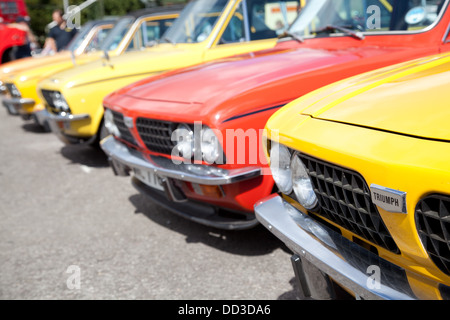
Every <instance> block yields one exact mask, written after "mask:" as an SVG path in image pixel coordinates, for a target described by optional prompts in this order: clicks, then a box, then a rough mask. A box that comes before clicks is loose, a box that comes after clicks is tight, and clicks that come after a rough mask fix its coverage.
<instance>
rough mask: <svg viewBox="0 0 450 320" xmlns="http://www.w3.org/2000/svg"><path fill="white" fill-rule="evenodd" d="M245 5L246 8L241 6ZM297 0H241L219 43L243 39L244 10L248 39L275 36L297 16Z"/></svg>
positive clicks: (286, 27) (285, 28)
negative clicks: (242, 0) (247, 26)
mask: <svg viewBox="0 0 450 320" xmlns="http://www.w3.org/2000/svg"><path fill="white" fill-rule="evenodd" d="M245 4H246V5H247V8H246V9H247V10H245V11H244V10H243V6H244V5H245ZM298 8H299V1H292V0H290V1H284V0H281V1H274V0H271V1H268V0H247V1H245V2H241V3H240V5H239V7H238V8H237V9H236V11H235V13H234V15H233V17H232V18H231V21H230V23H229V24H228V26H227V28H226V29H225V31H224V33H223V35H222V39H221V41H220V43H221V44H224V43H230V42H240V41H244V40H245V22H244V14H245V13H244V12H247V21H248V24H249V30H248V34H249V38H250V40H260V39H268V38H276V37H277V36H278V35H280V34H282V33H283V32H284V31H285V30H287V29H288V28H289V25H290V24H291V23H292V22H293V21H294V20H295V19H296V18H297V16H298Z"/></svg>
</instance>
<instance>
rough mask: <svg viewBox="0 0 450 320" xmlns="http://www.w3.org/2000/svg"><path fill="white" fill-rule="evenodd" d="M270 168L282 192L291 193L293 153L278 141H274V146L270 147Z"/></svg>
mask: <svg viewBox="0 0 450 320" xmlns="http://www.w3.org/2000/svg"><path fill="white" fill-rule="evenodd" d="M270 169H271V171H272V176H273V179H274V180H275V183H276V184H277V186H278V189H279V190H280V192H282V193H284V194H291V192H292V171H291V153H290V152H289V150H288V148H286V147H285V146H282V145H280V144H278V143H276V142H272V147H271V149H270Z"/></svg>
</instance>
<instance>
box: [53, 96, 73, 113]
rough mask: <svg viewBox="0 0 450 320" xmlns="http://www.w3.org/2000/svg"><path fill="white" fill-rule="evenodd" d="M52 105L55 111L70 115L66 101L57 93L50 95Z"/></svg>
mask: <svg viewBox="0 0 450 320" xmlns="http://www.w3.org/2000/svg"><path fill="white" fill-rule="evenodd" d="M52 103H53V106H54V108H55V109H57V110H59V111H60V112H65V113H70V107H69V104H68V103H67V101H66V99H64V97H63V95H62V94H61V92H59V91H54V92H53V94H52Z"/></svg>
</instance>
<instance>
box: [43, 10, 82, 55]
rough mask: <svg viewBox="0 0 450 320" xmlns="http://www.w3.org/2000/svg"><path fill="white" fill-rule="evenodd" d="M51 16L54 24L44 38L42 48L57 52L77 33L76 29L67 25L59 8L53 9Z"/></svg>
mask: <svg viewBox="0 0 450 320" xmlns="http://www.w3.org/2000/svg"><path fill="white" fill-rule="evenodd" d="M52 18H53V21H54V22H55V23H56V26H54V27H53V28H51V29H50V32H49V34H48V37H47V39H46V40H45V44H44V50H49V51H53V52H58V51H61V50H64V49H65V47H66V46H67V45H68V44H69V42H70V41H71V40H72V39H73V37H74V36H75V34H76V33H77V29H75V28H74V29H70V28H68V27H67V22H66V20H65V19H64V17H63V11H62V10H60V9H56V10H54V11H53V14H52Z"/></svg>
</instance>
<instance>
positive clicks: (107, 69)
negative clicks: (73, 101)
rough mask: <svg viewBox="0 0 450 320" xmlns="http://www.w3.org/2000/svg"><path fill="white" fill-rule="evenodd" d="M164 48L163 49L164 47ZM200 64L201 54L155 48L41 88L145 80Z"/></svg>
mask: <svg viewBox="0 0 450 320" xmlns="http://www.w3.org/2000/svg"><path fill="white" fill-rule="evenodd" d="M163 47H165V48H167V47H166V46H163ZM186 61H189V64H195V63H199V62H201V53H200V52H199V51H197V50H189V49H186V47H184V46H177V47H174V46H172V45H171V46H170V49H169V50H167V49H166V50H161V49H157V48H152V49H148V50H145V51H137V52H128V53H125V54H123V55H121V56H117V57H110V59H109V61H107V60H106V59H104V58H103V59H101V60H99V61H94V62H90V63H87V64H85V65H82V66H78V67H76V68H72V69H69V70H66V71H62V72H59V73H56V74H54V75H53V76H52V77H50V78H48V79H46V80H43V82H42V83H41V85H40V86H41V87H47V84H49V83H51V84H49V86H50V87H55V84H57V87H58V88H61V87H67V88H71V87H80V86H87V85H95V84H97V83H101V82H104V81H112V80H117V79H125V78H127V77H133V76H141V75H142V76H145V75H150V74H154V73H160V72H164V71H168V70H172V69H174V68H177V67H182V66H185V65H186Z"/></svg>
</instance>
